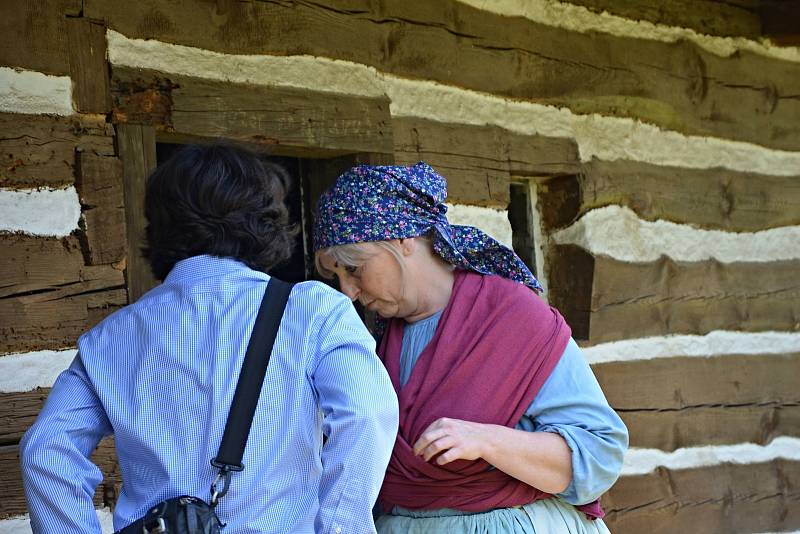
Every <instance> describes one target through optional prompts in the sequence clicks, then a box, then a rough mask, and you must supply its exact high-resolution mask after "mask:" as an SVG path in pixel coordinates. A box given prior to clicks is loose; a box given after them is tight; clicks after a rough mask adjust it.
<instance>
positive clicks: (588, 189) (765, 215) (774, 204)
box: [539, 160, 800, 232]
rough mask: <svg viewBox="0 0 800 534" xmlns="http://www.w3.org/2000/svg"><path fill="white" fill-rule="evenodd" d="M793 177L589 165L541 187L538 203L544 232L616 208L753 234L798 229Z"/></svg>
mask: <svg viewBox="0 0 800 534" xmlns="http://www.w3.org/2000/svg"><path fill="white" fill-rule="evenodd" d="M798 178H799V177H798V176H767V175H761V174H752V173H743V172H735V171H730V170H727V169H708V170H702V169H684V168H678V167H662V166H658V165H650V164H647V163H638V162H633V161H613V162H610V161H599V160H593V161H591V162H589V163H585V164H584V165H583V166H582V169H581V172H580V174H579V175H576V176H574V177H558V178H555V179H553V180H549V181H547V182H545V183H544V184H542V187H541V188H540V192H541V193H540V199H539V202H540V203H541V205H542V210H543V222H544V224H545V227H546V228H545V229H546V230H547V231H552V230H554V229H557V228H560V227H564V226H568V225H569V224H571V223H572V222H574V221H575V220H577V219H578V218H579V217H580V216H581V215H583V214H584V213H586V212H587V211H589V210H592V209H595V208H599V207H602V206H609V205H614V204H617V205H622V206H627V207H629V208H631V209H632V210H633V211H635V212H636V214H637V215H638V216H639V217H641V218H642V219H645V220H651V221H652V220H657V219H663V220H667V221H673V222H677V223H685V224H692V225H694V226H697V227H702V228H712V229H721V230H728V231H734V232H755V231H758V230H765V229H767V228H773V227H778V226H789V225H796V224H800V179H798Z"/></svg>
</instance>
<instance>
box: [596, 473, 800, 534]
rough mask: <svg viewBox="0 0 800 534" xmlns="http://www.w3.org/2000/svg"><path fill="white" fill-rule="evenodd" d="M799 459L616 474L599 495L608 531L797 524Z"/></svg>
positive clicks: (627, 533)
mask: <svg viewBox="0 0 800 534" xmlns="http://www.w3.org/2000/svg"><path fill="white" fill-rule="evenodd" d="M798 481H800V462H792V461H788V460H775V461H773V462H768V463H757V464H744V465H732V464H722V465H716V466H711V467H705V468H701V469H685V470H680V471H669V470H666V469H660V470H658V471H656V472H655V473H652V474H649V475H641V476H632V477H622V478H620V479H619V480H618V481H617V483H616V485H615V486H614V487H613V488H612V489H611V491H609V493H607V494H606V495H605V496H604V497H603V499H602V502H603V506H604V508H605V509H606V511H607V512H608V515H607V516H606V519H605V521H606V524H607V525H608V527H609V529H610V530H611V531H612V532H614V534H640V533H642V532H647V533H651V534H667V533H670V534H671V533H674V532H703V533H706V532H719V533H723V532H777V531H790V530H797V529H798V528H800V507H798V506H797V503H798V501H800V484H798Z"/></svg>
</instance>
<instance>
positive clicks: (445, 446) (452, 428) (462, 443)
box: [414, 417, 494, 465]
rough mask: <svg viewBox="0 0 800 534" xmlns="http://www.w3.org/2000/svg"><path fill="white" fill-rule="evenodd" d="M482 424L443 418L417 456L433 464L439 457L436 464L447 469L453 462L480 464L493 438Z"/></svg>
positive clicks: (433, 425) (426, 436) (419, 443)
mask: <svg viewBox="0 0 800 534" xmlns="http://www.w3.org/2000/svg"><path fill="white" fill-rule="evenodd" d="M492 426H494V425H486V424H482V423H473V422H471V421H462V420H461V419H451V418H449V417H441V418H439V419H437V420H436V421H434V422H433V423H431V424H430V426H429V427H428V428H426V429H425V432H423V433H422V435H421V436H420V437H419V439H418V440H417V442H416V443H415V444H414V452H415V453H416V454H417V455H418V456H422V457H424V458H425V461H426V462H428V461H430V459H431V458H433V457H434V456H436V455H437V454H439V453H442V454H441V456H439V457H438V458H436V463H437V464H439V465H445V464H448V463H450V462H452V461H453V460H477V459H478V458H482V457H483V451H484V450H485V445H486V444H487V438H488V436H489V427H492Z"/></svg>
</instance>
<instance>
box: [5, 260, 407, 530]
mask: <svg viewBox="0 0 800 534" xmlns="http://www.w3.org/2000/svg"><path fill="white" fill-rule="evenodd" d="M268 280H269V276H267V275H266V274H263V273H260V272H257V271H254V270H251V269H249V268H247V267H246V266H245V265H243V264H241V263H239V262H236V261H234V260H232V259H223V258H214V257H210V256H197V257H194V258H189V259H187V260H183V261H181V262H179V263H178V264H177V265H176V266H175V267H174V269H173V270H172V271H171V272H170V274H169V276H168V277H167V279H166V280H165V281H164V283H163V284H162V285H160V286H158V287H157V288H155V289H153V290H152V291H150V292H149V293H147V294H146V295H144V296H143V297H142V298H141V299H140V300H139V301H137V302H136V303H134V304H132V305H130V306H128V307H126V308H124V309H122V310H120V311H119V312H117V313H115V314H113V315H111V316H110V317H108V318H107V319H106V320H104V321H103V322H102V323H100V324H99V325H98V326H96V327H95V328H93V329H92V330H91V331H89V332H87V333H86V334H84V335H83V336H81V338H80V340H79V342H78V349H79V350H78V352H79V356H78V357H77V358H76V359H75V361H74V362H73V364H72V366H71V367H70V368H69V369H68V370H66V371H64V373H62V374H61V376H59V378H58V379H57V380H56V383H55V385H54V386H53V390H52V392H51V393H50V396H49V397H48V399H47V403H46V404H45V407H44V409H43V410H42V412H41V413H40V415H39V418H38V419H37V421H36V423H35V424H34V425H33V426H32V427H31V429H30V430H29V431H28V432H27V434H26V435H25V437H24V439H23V441H22V444H21V457H22V468H23V479H24V483H25V491H26V495H27V498H28V506H29V510H30V516H31V525H32V526H33V530H34V532H59V533H72V532H75V533H77V532H81V533H86V532H100V525H99V523H98V521H97V518H96V514H95V510H94V506H93V504H92V496H93V494H94V491H95V487H96V486H97V484H98V483H99V482H100V481H101V478H102V477H101V473H100V471H99V469H98V468H97V467H96V466H95V465H94V464H92V463H91V462H90V461H89V459H88V457H89V456H90V454H91V453H92V450H93V449H94V448H95V446H96V445H97V443H98V441H99V440H100V439H101V438H102V437H104V436H106V435H109V434H114V436H115V441H116V447H117V451H118V457H119V464H120V470H121V473H122V477H123V481H124V484H123V487H122V491H121V494H120V496H119V501H118V503H117V506H116V509H115V510H114V527H115V528H116V529H119V528H122V527H124V526H126V525H127V524H129V523H130V522H132V521H133V520H135V519H137V518H139V517H140V516H142V515H143V514H144V513H145V512H146V511H147V509H148V507H149V506H151V505H153V504H154V503H157V502H159V501H161V500H164V499H167V498H170V497H175V496H178V495H183V494H189V495H194V496H197V497H201V498H203V499H206V500H208V497H209V486H210V484H211V482H212V480H213V479H214V476H215V470H214V469H213V468H212V467H211V465H210V463H209V461H210V460H211V458H213V457H214V456H215V455H216V453H217V449H218V447H219V443H220V440H221V439H222V432H223V429H224V426H225V421H226V419H227V416H228V410H229V408H230V404H231V400H232V398H233V393H234V390H235V387H236V381H237V379H238V374H239V369H240V368H241V365H242V361H243V358H244V353H245V349H246V347H247V343H248V341H249V338H250V333H251V330H252V328H253V323H254V321H255V316H256V313H257V311H258V308H259V305H260V303H261V299H262V297H263V295H264V290H265V289H266V285H267V284H266V282H267V281H268ZM397 421H398V416H397V398H396V396H395V393H394V391H393V389H392V385H391V383H390V381H389V378H388V376H387V374H386V371H385V370H384V368H383V366H382V364H381V363H380V361H379V360H378V358H377V356H376V355H375V343H374V341H373V339H372V337H371V336H370V334H369V333H368V332H367V330H366V329H365V327H364V326H363V324H362V322H361V320H360V319H359V317H358V315H357V314H356V312H355V310H354V308H353V306H352V304H351V303H350V301H349V300H348V299H347V298H346V297H345V296H344V295H342V294H341V293H339V292H337V291H334V290H333V289H331V288H329V287H327V286H325V285H324V284H321V283H318V282H303V283H300V284H298V285H296V286H295V287H294V289H293V291H292V294H291V296H290V298H289V302H288V304H287V307H286V311H285V313H284V317H283V321H282V323H281V327H280V330H279V332H278V336H277V339H276V342H275V348H274V350H273V352H272V358H271V360H270V364H269V368H268V369H267V375H266V378H265V381H264V386H263V389H262V392H261V397H260V399H259V404H258V408H257V410H256V414H255V417H254V420H253V426H252V430H251V432H250V437H249V440H248V443H247V448H246V449H245V454H244V459H243V463H244V465H245V469H244V471H242V472H239V473H234V474H233V478H232V482H231V488H230V491H229V493H228V494H227V495H226V496H225V497H224V498H223V499H222V500H221V501H220V504H219V506H218V507H217V513H218V515H219V516H220V518H221V520H222V521H223V522H224V523H227V527H226V528H225V532H226V533H227V534H240V533H242V534H244V533H253V534H254V533H266V532H292V533H295V532H296V533H305V532H323V533H329V532H330V533H333V534H339V533H362V532H373V531H374V525H373V522H372V515H371V508H372V505H373V503H374V502H375V499H376V498H377V495H378V491H379V489H380V486H381V482H382V479H383V475H384V471H385V469H386V465H387V464H388V461H389V456H390V454H391V450H392V446H393V445H394V439H395V434H396V432H397ZM323 434H324V435H325V436H327V440H326V441H325V443H324V445H323Z"/></svg>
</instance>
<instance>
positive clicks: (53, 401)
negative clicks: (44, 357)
mask: <svg viewBox="0 0 800 534" xmlns="http://www.w3.org/2000/svg"><path fill="white" fill-rule="evenodd" d="M109 434H111V425H110V423H109V422H108V418H107V417H106V415H105V412H104V411H103V408H102V406H101V404H100V401H99V400H98V398H97V395H96V393H95V392H94V389H93V388H92V385H91V383H90V382H89V379H88V377H87V375H86V370H85V369H84V367H83V363H82V362H81V359H80V355H78V356H76V357H75V359H74V360H73V362H72V364H71V365H70V367H69V368H68V369H67V370H65V371H64V372H63V373H61V375H59V377H58V378H57V379H56V382H55V384H54V385H53V389H52V390H51V391H50V395H49V396H48V397H47V402H46V403H45V405H44V408H43V409H42V411H41V412H40V413H39V416H38V417H37V419H36V422H35V423H34V424H33V426H31V428H30V429H28V431H27V432H26V433H25V436H24V437H23V438H22V442H21V443H20V462H21V466H22V480H23V484H24V487H25V496H26V498H27V500H28V510H29V512H30V518H31V528H32V529H33V532H34V533H39V532H60V533H64V534H69V533H81V532H83V533H92V532H94V533H100V532H101V528H100V522H99V520H98V518H97V513H96V511H95V508H94V503H93V500H92V499H93V497H94V492H95V489H96V488H97V485H98V484H99V483H100V482H101V481H102V480H103V475H102V473H101V472H100V469H99V468H98V467H97V466H96V465H95V464H94V463H92V461H91V460H90V459H89V457H90V456H91V454H92V452H93V451H94V449H95V448H96V447H97V444H98V443H99V442H100V440H101V439H102V438H103V437H104V436H106V435H109Z"/></svg>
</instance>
